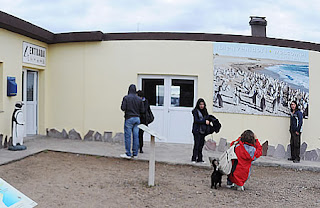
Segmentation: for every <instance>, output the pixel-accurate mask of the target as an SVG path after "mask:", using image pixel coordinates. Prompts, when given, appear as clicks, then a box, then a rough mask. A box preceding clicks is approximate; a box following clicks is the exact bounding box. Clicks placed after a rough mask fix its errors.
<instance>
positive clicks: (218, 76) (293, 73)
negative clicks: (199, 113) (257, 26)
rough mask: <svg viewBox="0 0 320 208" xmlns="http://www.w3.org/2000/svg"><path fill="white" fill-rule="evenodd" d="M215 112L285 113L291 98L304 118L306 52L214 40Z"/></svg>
mask: <svg viewBox="0 0 320 208" xmlns="http://www.w3.org/2000/svg"><path fill="white" fill-rule="evenodd" d="M213 48H214V50H213V58H214V60H213V61H214V69H213V70H214V93H213V109H214V111H215V112H228V113H244V114H257V115H273V116H288V115H290V108H289V106H290V103H291V102H292V101H293V100H295V101H297V102H298V105H299V108H300V109H301V111H302V112H303V114H304V117H305V118H307V117H308V104H309V56H308V51H305V50H299V49H288V48H281V47H274V46H260V45H254V44H240V43H214V47H213Z"/></svg>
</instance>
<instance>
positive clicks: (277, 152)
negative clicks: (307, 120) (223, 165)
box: [204, 138, 320, 162]
mask: <svg viewBox="0 0 320 208" xmlns="http://www.w3.org/2000/svg"><path fill="white" fill-rule="evenodd" d="M229 146H230V143H228V142H227V140H226V139H224V138H221V139H220V141H219V145H217V143H216V142H215V141H214V140H211V139H209V140H208V141H207V142H206V144H205V146H204V148H205V150H208V151H219V152H224V151H226V150H227V149H228V147H229ZM307 146H308V145H307V143H306V142H303V143H302V144H301V147H300V158H301V160H306V161H317V162H320V149H319V148H317V149H313V150H310V151H306V150H307ZM262 155H263V156H269V157H274V158H278V159H283V158H285V159H287V158H289V157H291V149H290V144H288V145H287V151H286V150H285V148H284V146H283V145H282V144H278V145H277V146H276V147H275V146H272V145H268V141H266V142H264V143H263V144H262Z"/></svg>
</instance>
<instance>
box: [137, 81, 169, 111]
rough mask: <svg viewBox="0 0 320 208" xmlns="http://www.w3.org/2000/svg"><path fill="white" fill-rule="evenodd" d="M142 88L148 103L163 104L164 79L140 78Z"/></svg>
mask: <svg viewBox="0 0 320 208" xmlns="http://www.w3.org/2000/svg"><path fill="white" fill-rule="evenodd" d="M142 90H143V92H144V96H145V97H146V98H147V100H148V101H149V104H150V105H153V106H163V104H164V79H142Z"/></svg>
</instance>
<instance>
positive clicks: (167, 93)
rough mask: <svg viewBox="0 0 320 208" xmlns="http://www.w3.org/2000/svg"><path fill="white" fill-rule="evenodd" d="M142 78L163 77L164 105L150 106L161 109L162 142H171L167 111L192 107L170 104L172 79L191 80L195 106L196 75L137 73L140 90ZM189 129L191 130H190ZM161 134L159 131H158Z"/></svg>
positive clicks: (196, 94) (196, 93)
mask: <svg viewBox="0 0 320 208" xmlns="http://www.w3.org/2000/svg"><path fill="white" fill-rule="evenodd" d="M142 79H163V80H164V105H163V106H151V109H158V110H163V119H164V122H165V124H164V130H163V135H162V136H164V137H165V141H162V142H173V141H171V140H172V139H170V138H169V137H170V135H169V131H170V127H169V124H170V122H169V120H168V119H170V117H169V113H170V111H186V108H188V109H189V108H193V107H175V106H171V86H172V80H173V79H186V80H193V81H194V85H193V90H194V97H193V106H195V104H196V102H197V98H198V76H188V75H152V74H138V88H139V89H141V90H142ZM190 131H191V130H190ZM159 133H160V134H162V133H161V132H159Z"/></svg>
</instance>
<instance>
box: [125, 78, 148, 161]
mask: <svg viewBox="0 0 320 208" xmlns="http://www.w3.org/2000/svg"><path fill="white" fill-rule="evenodd" d="M121 110H122V111H124V118H125V122H124V142H125V149H126V153H125V154H121V155H120V157H122V158H127V159H130V158H132V157H137V156H138V149H139V128H138V125H139V124H140V118H139V117H140V114H142V113H144V112H145V109H144V106H143V103H142V99H141V98H139V97H138V96H137V95H136V86H135V85H134V84H131V85H130V86H129V90H128V95H126V96H124V97H123V100H122V104H121ZM131 133H133V142H132V154H131V150H130V149H131Z"/></svg>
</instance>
